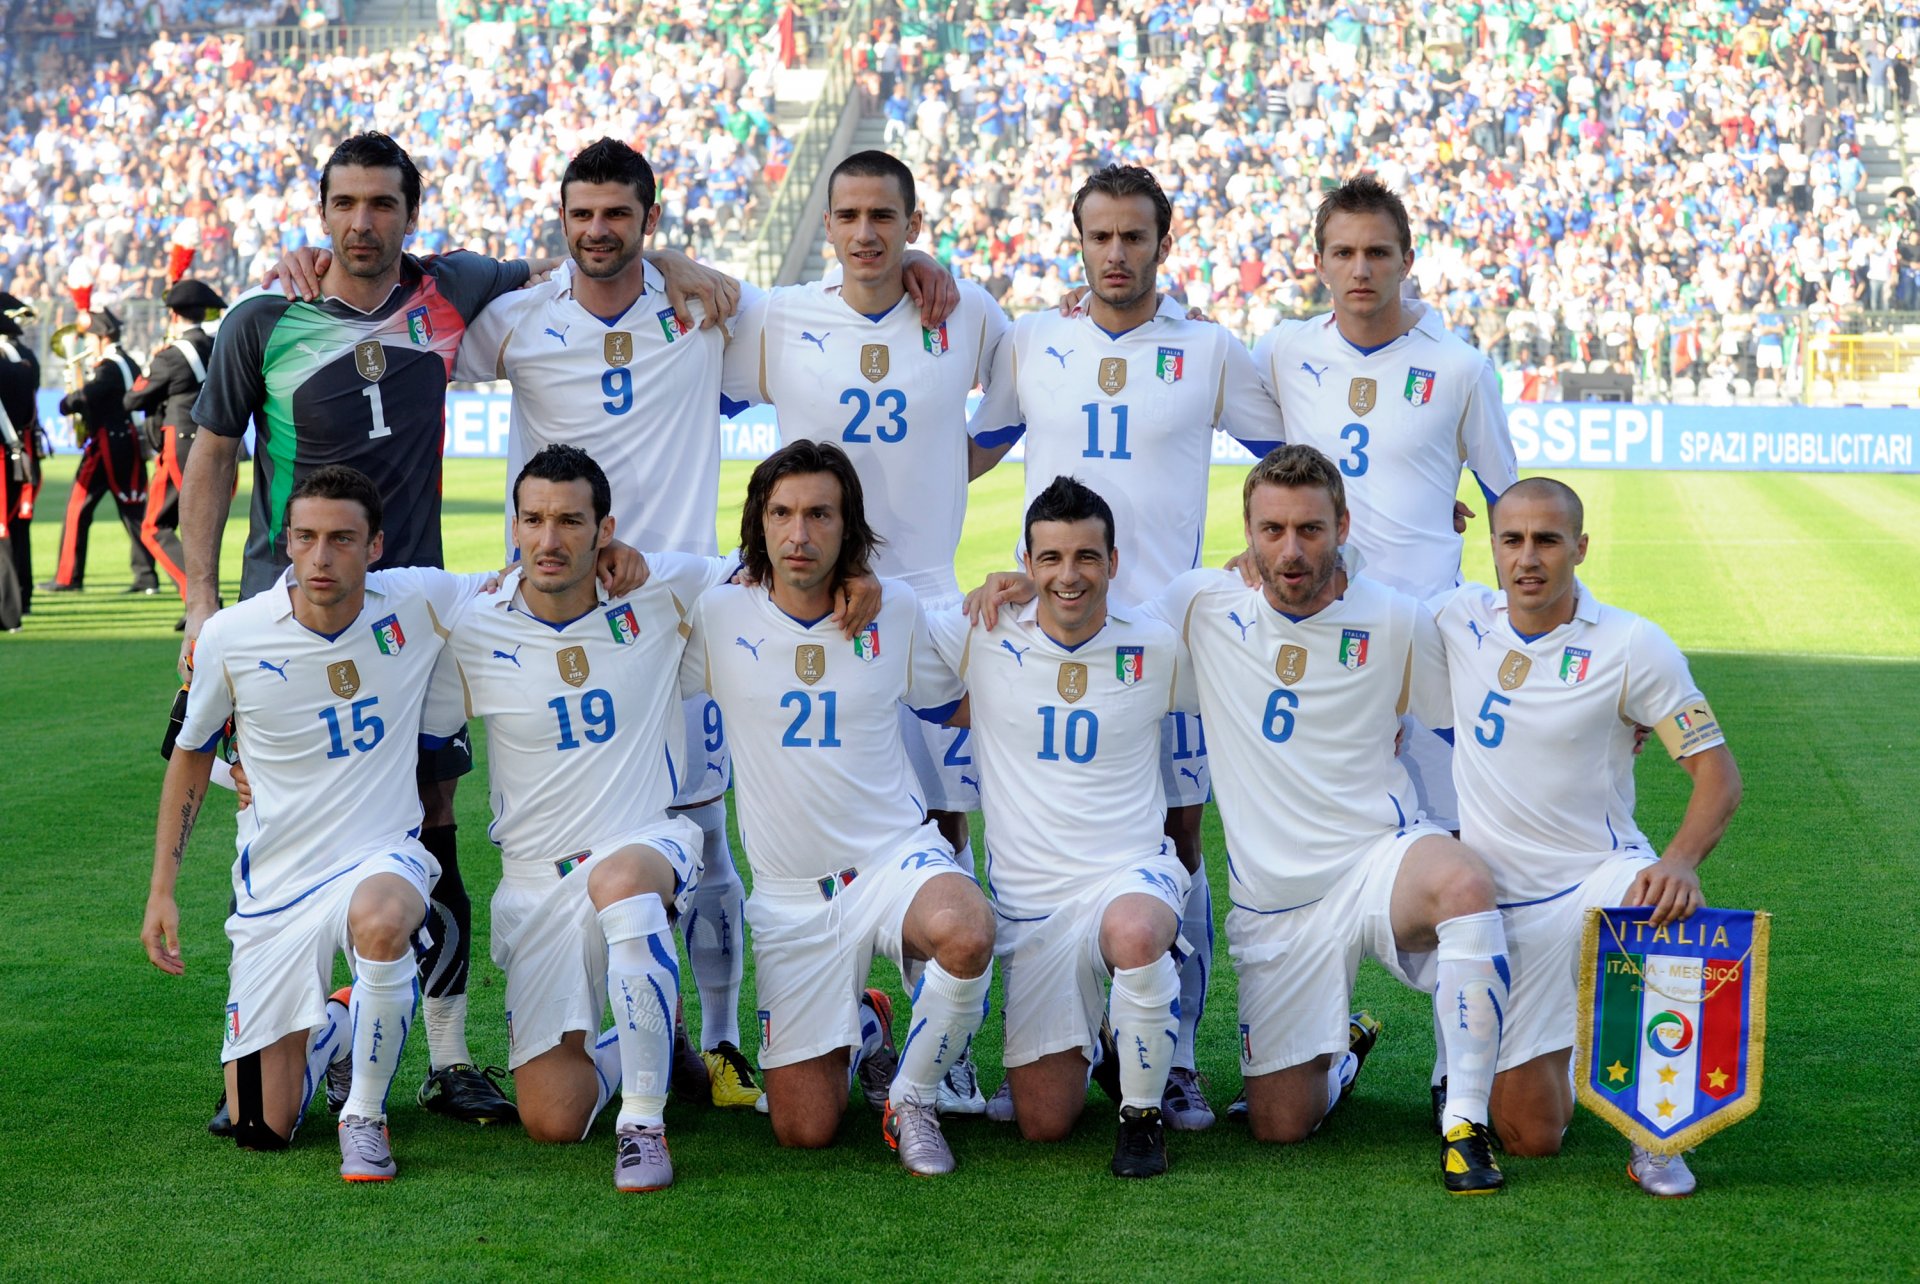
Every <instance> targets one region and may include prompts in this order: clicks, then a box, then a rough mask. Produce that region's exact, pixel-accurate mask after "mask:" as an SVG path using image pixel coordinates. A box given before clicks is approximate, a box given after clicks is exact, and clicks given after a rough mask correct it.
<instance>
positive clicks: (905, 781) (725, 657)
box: [681, 580, 961, 879]
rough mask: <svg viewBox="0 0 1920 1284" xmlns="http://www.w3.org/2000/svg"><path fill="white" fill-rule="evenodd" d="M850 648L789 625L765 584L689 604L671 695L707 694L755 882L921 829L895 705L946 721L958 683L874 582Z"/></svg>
mask: <svg viewBox="0 0 1920 1284" xmlns="http://www.w3.org/2000/svg"><path fill="white" fill-rule="evenodd" d="M881 590H882V592H881V603H880V614H879V615H878V616H877V617H876V618H875V619H874V621H873V623H872V624H870V625H868V626H867V627H866V628H865V629H864V630H862V631H861V632H860V633H859V634H857V635H856V636H854V637H853V638H852V639H851V640H849V639H848V638H846V637H844V636H843V635H842V634H841V632H840V630H839V627H838V626H837V625H836V624H834V622H833V620H832V619H831V618H823V619H819V620H814V621H810V622H809V621H805V620H796V619H794V618H793V617H792V616H791V615H788V614H787V613H786V612H785V611H783V610H781V609H780V608H779V607H778V606H776V605H774V603H773V599H772V598H771V597H769V596H768V595H767V591H766V590H765V589H763V588H758V587H754V588H749V587H745V586H742V585H737V584H727V585H722V586H721V587H719V588H716V589H714V590H713V591H712V592H710V593H708V594H706V595H705V596H704V597H702V598H701V599H700V600H699V601H698V602H696V603H695V604H694V607H693V617H692V618H693V636H692V638H691V639H690V640H689V641H688V644H687V653H686V659H685V662H684V667H683V668H682V682H681V688H682V690H683V691H684V692H686V693H687V694H692V693H693V692H695V691H708V692H711V693H712V695H713V698H714V700H716V701H717V702H718V703H719V705H720V712H721V715H722V716H723V717H724V718H725V719H726V724H727V743H728V744H729V745H730V746H731V747H732V749H733V766H734V772H735V781H734V797H735V801H736V802H737V803H738V804H739V816H740V836H741V839H742V840H743V841H744V842H745V844H746V848H747V859H748V860H749V861H750V862H751V864H752V866H753V874H754V877H755V878H763V877H771V878H805V879H815V878H819V877H822V876H823V875H826V874H830V873H834V872H836V871H839V870H843V869H845V868H847V867H848V866H850V865H851V866H857V865H860V864H861V863H862V862H864V861H866V860H868V859H870V858H872V857H874V856H876V855H884V854H886V853H889V852H892V851H895V850H897V849H898V848H899V847H901V846H902V845H904V844H906V843H907V842H908V841H909V840H910V839H911V838H912V837H913V835H914V833H915V831H917V830H918V829H919V828H920V827H921V825H922V824H924V823H925V822H926V819H927V812H926V807H925V806H924V805H923V801H924V800H922V799H921V798H920V796H919V794H920V785H919V782H918V781H917V780H916V779H915V777H914V774H913V767H912V765H911V764H910V763H909V762H908V760H907V754H906V750H905V748H903V747H902V745H901V742H900V715H899V706H900V702H902V701H905V702H906V703H907V704H908V705H910V706H911V707H913V708H914V709H917V710H924V711H926V712H928V713H929V714H930V715H932V716H933V717H936V718H939V719H941V720H944V719H945V717H946V716H947V715H948V714H950V713H951V711H952V709H953V708H954V707H955V706H957V705H958V703H959V700H960V695H961V690H960V684H959V683H958V682H957V681H956V680H955V679H954V676H953V674H952V673H951V672H950V671H949V670H948V669H947V668H946V666H945V665H944V664H942V663H941V662H940V659H939V657H938V656H936V655H935V654H934V653H933V648H932V645H931V643H930V642H929V641H928V639H927V636H926V624H925V621H924V620H923V619H922V618H921V615H920V606H919V601H918V599H917V598H915V596H914V594H913V590H912V589H910V588H908V587H907V586H906V585H905V584H902V583H900V582H899V581H897V580H882V581H881Z"/></svg>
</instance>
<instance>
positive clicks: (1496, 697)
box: [1473, 691, 1513, 749]
mask: <svg viewBox="0 0 1920 1284" xmlns="http://www.w3.org/2000/svg"><path fill="white" fill-rule="evenodd" d="M1512 703H1513V701H1511V700H1509V699H1507V697H1505V696H1503V695H1501V694H1500V693H1499V692H1497V691H1489V692H1487V698H1486V699H1485V700H1482V701H1481V702H1480V717H1479V721H1481V722H1484V723H1486V724H1487V725H1486V726H1484V727H1475V728H1474V729H1473V738H1474V739H1475V740H1478V741H1479V742H1480V743H1481V744H1483V745H1485V746H1486V747H1487V748H1489V749H1497V748H1499V746H1500V742H1501V741H1502V740H1505V739H1506V738H1507V720H1506V719H1505V718H1503V717H1501V716H1500V712H1499V710H1497V709H1495V708H1494V707H1493V706H1494V705H1496V704H1512Z"/></svg>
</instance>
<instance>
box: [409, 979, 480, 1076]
mask: <svg viewBox="0 0 1920 1284" xmlns="http://www.w3.org/2000/svg"><path fill="white" fill-rule="evenodd" d="M420 1016H421V1018H422V1021H423V1024H425V1025H426V1027H427V1057H428V1059H429V1060H431V1061H432V1062H433V1068H434V1069H435V1070H445V1069H446V1068H447V1067H448V1066H470V1065H472V1064H473V1053H472V1052H470V1051H468V1050H467V996H466V993H465V991H462V992H461V993H459V994H447V995H442V996H441V997H439V998H434V997H433V996H432V995H428V996H426V997H425V998H423V999H421V1000H420Z"/></svg>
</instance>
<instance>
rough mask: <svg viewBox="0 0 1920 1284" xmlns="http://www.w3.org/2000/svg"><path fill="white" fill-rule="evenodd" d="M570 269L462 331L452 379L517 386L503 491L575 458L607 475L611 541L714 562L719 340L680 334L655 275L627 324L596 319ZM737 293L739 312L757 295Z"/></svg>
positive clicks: (716, 335)
mask: <svg viewBox="0 0 1920 1284" xmlns="http://www.w3.org/2000/svg"><path fill="white" fill-rule="evenodd" d="M570 268H571V264H569V265H566V266H564V267H562V268H561V269H560V270H559V271H557V272H556V273H555V274H554V277H553V279H552V280H550V281H547V282H545V283H544V284H541V285H536V286H532V287H530V288H528V289H525V290H515V291H513V292H512V293H509V294H503V295H501V296H500V297H499V298H497V299H495V300H494V301H493V302H492V303H489V304H488V305H487V306H486V307H485V308H484V309H482V311H481V313H480V315H479V316H477V317H475V318H474V319H473V321H472V323H471V324H469V325H468V326H467V334H466V338H465V340H464V341H463V342H462V343H461V345H460V355H459V358H458V360H457V361H456V362H455V364H454V377H455V378H456V379H462V380H472V381H475V382H484V381H488V380H494V379H507V380H511V381H512V383H513V410H512V413H511V418H510V419H509V427H508V432H507V484H508V486H509V487H511V486H512V484H513V479H514V478H516V477H518V476H519V475H520V470H521V468H523V467H525V466H526V462H527V461H528V460H529V459H531V458H533V457H534V455H536V454H538V453H539V452H540V450H541V448H542V447H545V446H550V445H555V444H565V445H569V446H578V447H579V448H580V449H582V450H584V451H586V452H587V453H588V454H589V455H592V456H593V459H594V462H595V463H597V464H599V465H600V467H601V468H602V469H603V470H604V471H605V472H606V474H607V480H608V482H609V483H610V484H611V486H612V489H613V518H614V535H615V537H616V538H617V539H619V540H620V541H621V542H623V543H625V544H628V545H631V546H632V547H634V548H646V549H664V550H668V551H671V552H677V553H697V554H700V555H702V556H709V557H710V556H712V555H713V554H714V553H716V552H717V551H718V546H717V543H716V540H715V535H714V523H715V520H716V516H717V512H718V505H719V494H720V376H721V359H722V357H723V355H724V353H725V351H726V346H727V336H726V331H725V329H724V328H723V327H715V328H713V329H710V330H701V329H698V328H695V329H692V330H688V329H685V328H683V327H682V326H681V325H680V323H679V322H678V321H677V320H676V319H675V318H674V314H673V309H672V308H671V307H670V306H668V304H667V295H666V284H665V282H664V281H663V280H662V279H661V277H660V273H659V272H658V271H657V270H656V269H654V268H653V267H652V266H651V265H649V266H648V267H647V269H646V276H645V281H646V292H645V293H644V294H642V295H641V296H640V299H639V301H638V302H636V303H635V304H634V305H633V306H632V307H631V308H629V309H628V310H627V313H626V315H624V316H621V317H619V318H617V319H615V320H612V321H608V320H605V319H603V318H601V317H597V316H595V315H593V314H592V313H591V312H588V311H587V310H586V309H585V308H584V307H582V306H580V304H579V303H578V302H577V301H576V300H575V299H574V297H573V277H572V274H571V271H570ZM741 290H742V305H743V306H746V305H747V304H749V303H750V302H751V301H752V299H753V298H754V297H756V296H757V295H758V293H759V292H758V291H757V290H754V289H753V287H751V286H744V285H743V286H742V287H741ZM694 308H695V311H696V312H697V311H698V310H699V308H698V304H695V305H694ZM512 517H513V496H512V494H511V493H509V494H508V496H507V518H508V521H509V523H511V521H512ZM508 552H509V554H511V552H512V539H511V532H509V538H508Z"/></svg>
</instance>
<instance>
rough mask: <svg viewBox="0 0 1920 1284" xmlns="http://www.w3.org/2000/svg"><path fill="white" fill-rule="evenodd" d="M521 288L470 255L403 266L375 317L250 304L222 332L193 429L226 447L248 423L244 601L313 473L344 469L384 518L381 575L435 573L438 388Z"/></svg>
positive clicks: (269, 567)
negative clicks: (470, 332) (494, 303)
mask: <svg viewBox="0 0 1920 1284" xmlns="http://www.w3.org/2000/svg"><path fill="white" fill-rule="evenodd" d="M526 279H527V265H526V264H525V263H502V262H499V261H498V260H495V259H490V258H485V257H483V256H481V255H478V254H465V253H458V254H444V255H439V256H437V257H432V258H425V259H416V258H414V257H413V256H412V255H406V256H403V257H402V259H401V261H400V280H399V281H398V282H397V283H396V284H395V285H394V287H393V290H392V292H391V293H390V294H389V295H388V296H387V299H386V301H385V302H384V303H382V304H381V305H380V306H379V307H377V308H375V309H374V310H373V311H371V312H361V311H359V310H358V309H356V308H354V307H352V306H350V305H348V304H346V303H342V302H340V301H339V300H338V299H322V300H321V301H320V302H318V303H297V302H294V301H293V300H291V299H287V298H284V297H282V296H281V295H280V293H279V291H278V290H277V289H275V290H271V291H264V292H261V293H257V294H252V295H249V296H247V297H246V298H244V299H242V300H241V301H240V302H239V303H238V304H236V305H235V306H234V308H233V310H232V311H231V312H230V313H228V314H227V317H226V319H225V320H223V321H222V322H221V323H220V334H219V336H218V337H217V338H216V339H215V340H214V344H213V360H212V362H211V363H210V365H209V366H208V369H207V385H206V387H205V388H203V389H202V390H201V392H200V397H199V399H198V400H197V401H195V402H194V404H193V418H194V422H195V423H197V424H199V425H200V426H201V427H203V428H206V429H207V430H208V431H209V432H212V433H215V434H217V435H219V436H222V437H239V436H242V435H243V434H244V433H245V432H246V431H247V428H248V426H249V425H250V424H251V426H252V427H253V431H254V441H253V511H252V523H251V525H250V527H249V529H248V533H247V550H246V559H245V561H244V563H243V565H242V569H241V574H240V596H242V597H252V596H253V595H254V594H255V593H258V592H260V591H262V590H263V589H265V588H266V587H267V586H268V585H270V584H272V583H273V582H274V581H275V580H276V579H277V578H278V577H279V574H280V569H281V568H282V567H284V566H286V565H287V560H288V559H287V541H286V531H285V530H283V529H282V522H283V520H284V518H285V516H286V508H287V496H288V495H290V494H292V493H293V488H294V487H295V486H297V485H298V484H299V483H300V481H301V480H302V479H303V478H305V477H306V476H307V475H308V474H309V473H311V472H313V471H314V470H315V469H317V468H322V467H325V466H326V465H328V464H346V465H348V466H350V467H353V468H357V469H359V470H360V471H361V472H363V473H365V474H366V475H367V476H368V477H370V478H372V480H373V484H374V485H375V486H376V487H377V488H378V489H379V491H380V502H381V504H382V505H383V506H384V507H385V509H386V514H385V517H384V518H383V520H382V523H381V526H382V530H383V533H384V534H385V536H386V552H385V553H384V554H382V556H381V563H382V564H383V565H385V566H389V567H392V566H438V565H440V561H441V555H440V458H441V452H442V447H443V444H444V441H445V437H446V407H447V380H448V378H449V377H450V376H451V375H452V373H453V363H454V354H455V352H456V350H457V349H458V348H459V347H460V341H461V338H462V336H463V335H464V334H465V333H466V327H467V323H468V322H469V321H470V320H472V319H473V317H474V316H475V314H477V313H478V312H479V311H480V309H481V308H482V307H484V306H486V304H487V303H488V301H489V300H492V299H494V298H497V297H499V296H500V295H502V294H505V293H506V292H507V291H509V290H513V289H517V288H518V287H519V286H521V285H522V284H524V283H525V282H526Z"/></svg>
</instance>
